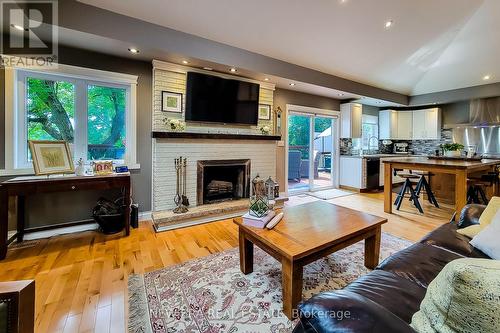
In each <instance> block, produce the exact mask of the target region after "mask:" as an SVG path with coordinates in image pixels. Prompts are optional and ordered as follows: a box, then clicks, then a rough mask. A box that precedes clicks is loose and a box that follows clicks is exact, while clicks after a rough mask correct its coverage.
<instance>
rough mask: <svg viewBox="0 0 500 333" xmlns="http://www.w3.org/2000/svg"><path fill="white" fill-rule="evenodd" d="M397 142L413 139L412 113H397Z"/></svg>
mask: <svg viewBox="0 0 500 333" xmlns="http://www.w3.org/2000/svg"><path fill="white" fill-rule="evenodd" d="M397 128H398V130H397V136H396V139H398V140H411V139H413V112H412V111H399V112H398V125H397Z"/></svg>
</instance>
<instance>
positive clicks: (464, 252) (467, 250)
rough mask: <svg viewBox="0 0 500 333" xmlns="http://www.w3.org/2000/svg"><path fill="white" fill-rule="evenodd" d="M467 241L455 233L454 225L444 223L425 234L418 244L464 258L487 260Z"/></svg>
mask: <svg viewBox="0 0 500 333" xmlns="http://www.w3.org/2000/svg"><path fill="white" fill-rule="evenodd" d="M469 241H470V239H469V238H467V237H466V236H464V235H461V234H459V233H457V225H456V224H455V223H446V224H443V225H442V226H440V227H439V228H437V229H436V230H434V231H431V232H430V233H429V234H427V236H425V237H424V238H422V240H421V241H420V243H423V244H428V245H432V246H435V247H441V248H444V249H446V250H448V251H452V252H455V253H457V254H459V255H461V256H464V257H472V258H489V257H488V256H487V255H486V254H484V253H483V252H481V251H479V250H477V249H475V248H474V247H473V246H472V245H470V244H469Z"/></svg>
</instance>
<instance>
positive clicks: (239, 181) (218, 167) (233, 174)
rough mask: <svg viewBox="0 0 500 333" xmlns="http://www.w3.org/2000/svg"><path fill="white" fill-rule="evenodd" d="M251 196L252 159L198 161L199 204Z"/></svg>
mask: <svg viewBox="0 0 500 333" xmlns="http://www.w3.org/2000/svg"><path fill="white" fill-rule="evenodd" d="M249 196H250V160H209V161H198V186H197V204H198V205H203V204H209V203H216V202H222V201H228V200H237V199H242V198H248V197H249Z"/></svg>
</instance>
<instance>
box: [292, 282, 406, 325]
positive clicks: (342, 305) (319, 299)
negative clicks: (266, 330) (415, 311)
mask: <svg viewBox="0 0 500 333" xmlns="http://www.w3.org/2000/svg"><path fill="white" fill-rule="evenodd" d="M299 316H300V321H299V322H298V324H297V326H295V328H294V330H293V332H294V333H318V332H329V333H337V332H338V333H345V332H357V333H363V332H366V333H368V332H370V333H386V332H401V333H405V332H409V333H410V332H412V333H414V332H415V331H414V330H413V329H412V328H411V327H410V326H409V324H408V323H407V322H405V321H403V320H401V319H400V318H398V317H396V316H395V315H394V314H393V313H391V312H389V311H388V310H387V309H385V308H384V307H382V306H381V305H379V304H377V303H375V302H373V301H371V300H369V299H367V298H366V297H363V296H361V295H358V294H356V293H353V292H350V291H347V290H337V291H332V292H325V293H321V294H318V295H316V296H314V297H312V298H311V299H309V300H307V301H306V302H304V303H301V304H299Z"/></svg>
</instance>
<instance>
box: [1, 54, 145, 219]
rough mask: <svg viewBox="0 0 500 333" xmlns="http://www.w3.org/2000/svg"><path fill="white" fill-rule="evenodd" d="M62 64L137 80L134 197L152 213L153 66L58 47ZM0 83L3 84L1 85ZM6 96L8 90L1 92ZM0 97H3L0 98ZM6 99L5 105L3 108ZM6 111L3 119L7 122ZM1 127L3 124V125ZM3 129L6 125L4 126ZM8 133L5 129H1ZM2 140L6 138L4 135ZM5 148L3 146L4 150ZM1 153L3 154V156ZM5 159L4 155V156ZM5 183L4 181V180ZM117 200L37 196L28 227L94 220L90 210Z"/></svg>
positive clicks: (88, 195)
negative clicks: (100, 202)
mask: <svg viewBox="0 0 500 333" xmlns="http://www.w3.org/2000/svg"><path fill="white" fill-rule="evenodd" d="M59 62H60V63H62V64H68V65H74V66H80V67H88V68H94V69H100V70H107V71H112V72H119V73H126V74H133V75H137V76H138V84H137V160H138V163H140V165H141V169H140V170H137V171H133V172H132V196H133V199H134V201H135V202H137V203H139V207H140V210H141V211H149V210H151V163H152V157H151V142H152V141H151V112H152V65H151V63H149V62H143V61H136V60H131V59H127V58H119V57H114V56H109V55H105V54H101V53H95V52H90V51H86V50H81V49H75V48H70V47H63V46H60V47H59ZM0 83H1V82H0ZM1 90H2V93H1V94H3V93H4V90H5V89H1ZM0 96H1V95H0ZM3 101H4V100H3V99H2V102H1V103H2V104H0V105H2V106H3ZM3 110H4V107H2V108H1V110H0V119H1V121H2V122H3V119H4V112H3ZM0 124H2V123H0ZM2 125H3V124H2ZM0 128H1V131H2V133H5V130H4V127H3V126H2V127H0ZM2 137H3V135H2ZM3 147H4V145H3V144H2V145H1V149H2V150H3ZM2 150H0V152H3V151H2ZM1 155H2V156H3V155H4V154H3V153H2V154H1ZM3 179H5V178H3ZM101 195H104V196H107V197H109V198H114V197H116V196H117V195H118V193H116V192H106V193H100V192H92V191H90V192H81V193H64V194H50V195H38V196H34V197H31V198H29V199H28V201H27V210H28V216H27V221H26V223H27V227H35V226H43V225H47V224H52V223H64V222H68V221H78V220H85V219H89V218H90V217H91V209H92V207H93V206H94V205H95V202H96V199H97V198H98V197H99V196H101Z"/></svg>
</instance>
